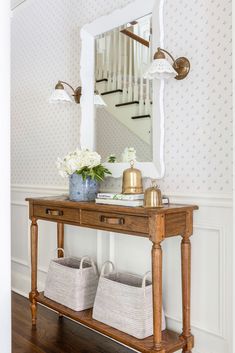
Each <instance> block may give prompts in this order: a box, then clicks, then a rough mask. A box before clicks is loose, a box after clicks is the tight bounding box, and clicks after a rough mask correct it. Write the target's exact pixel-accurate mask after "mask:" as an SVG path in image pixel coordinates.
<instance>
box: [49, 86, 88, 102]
mask: <svg viewBox="0 0 235 353" xmlns="http://www.w3.org/2000/svg"><path fill="white" fill-rule="evenodd" d="M63 84H65V85H67V86H69V87H70V88H71V90H72V91H73V94H72V95H73V97H74V101H75V102H76V103H77V104H79V103H80V99H81V95H82V87H80V86H79V87H77V88H76V89H74V88H73V87H72V86H71V85H70V84H69V83H67V82H64V81H58V83H57V84H56V86H55V89H54V91H53V92H52V95H51V97H50V99H49V102H50V103H55V102H58V101H64V102H70V103H72V102H73V101H72V99H71V97H70V95H69V94H68V93H67V92H66V91H65V89H64V85H63Z"/></svg>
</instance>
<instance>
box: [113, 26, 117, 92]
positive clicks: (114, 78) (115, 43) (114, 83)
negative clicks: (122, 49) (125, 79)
mask: <svg viewBox="0 0 235 353" xmlns="http://www.w3.org/2000/svg"><path fill="white" fill-rule="evenodd" d="M116 33H117V30H116V29H115V30H114V31H113V52H112V55H113V74H112V90H116V89H117V54H118V53H117V36H116Z"/></svg>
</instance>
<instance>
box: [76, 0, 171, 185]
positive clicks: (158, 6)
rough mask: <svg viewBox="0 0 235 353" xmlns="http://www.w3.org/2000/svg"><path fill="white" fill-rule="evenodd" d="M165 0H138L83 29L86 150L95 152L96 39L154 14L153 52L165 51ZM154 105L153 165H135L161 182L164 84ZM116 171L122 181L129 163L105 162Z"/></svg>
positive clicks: (83, 136) (83, 137) (83, 142)
mask: <svg viewBox="0 0 235 353" xmlns="http://www.w3.org/2000/svg"><path fill="white" fill-rule="evenodd" d="M163 5H164V0H145V1H143V0H136V1H134V2H132V3H130V4H129V5H127V6H125V7H123V8H121V9H118V10H116V11H114V12H112V13H111V14H109V15H107V16H102V17H100V18H98V19H96V20H95V21H93V22H91V23H88V24H86V25H85V26H83V27H82V29H81V32H80V35H81V41H82V52H81V61H80V77H81V86H82V99H81V109H82V119H81V127H80V145H81V147H82V148H89V149H92V150H95V106H94V103H93V102H94V80H95V39H96V36H98V35H100V34H102V33H105V32H108V31H110V30H112V29H113V28H116V27H119V26H121V25H123V24H126V23H129V22H131V21H134V20H136V19H138V18H140V17H143V16H145V15H147V14H149V13H152V17H153V19H156V21H154V20H153V21H152V26H153V35H152V47H151V50H152V53H154V52H155V51H156V49H157V47H159V46H160V47H162V48H164V43H163V41H164V27H163ZM153 91H154V94H153V105H152V110H153V111H152V159H153V161H152V162H136V163H135V166H136V167H137V168H139V169H140V170H141V172H142V176H143V177H150V178H156V179H160V178H162V177H163V176H164V172H165V165H164V104H163V103H164V102H163V98H164V81H163V80H161V81H157V80H154V82H153ZM104 164H105V165H106V166H107V168H108V169H109V170H110V171H111V172H112V177H114V178H119V177H121V176H122V173H123V170H124V169H126V168H128V167H129V163H104Z"/></svg>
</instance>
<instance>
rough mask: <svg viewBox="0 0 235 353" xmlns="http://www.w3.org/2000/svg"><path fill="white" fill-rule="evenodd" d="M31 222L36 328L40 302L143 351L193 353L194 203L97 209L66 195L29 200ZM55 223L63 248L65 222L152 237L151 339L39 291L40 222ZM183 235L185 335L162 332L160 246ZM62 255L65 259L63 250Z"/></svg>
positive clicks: (33, 315) (33, 310)
mask: <svg viewBox="0 0 235 353" xmlns="http://www.w3.org/2000/svg"><path fill="white" fill-rule="evenodd" d="M26 200H27V201H28V202H29V217H30V219H31V221H32V224H31V292H30V294H29V299H30V302H31V312H32V324H33V325H36V315H37V303H41V304H43V305H46V306H47V307H49V308H51V309H53V310H56V311H58V312H59V313H60V314H61V315H65V316H67V317H69V318H71V319H73V320H76V321H78V322H80V323H81V324H83V325H85V326H87V327H90V328H92V329H94V330H96V331H98V332H101V333H102V334H105V335H106V336H109V337H111V338H113V339H115V340H117V341H119V342H120V343H123V344H125V345H127V346H129V347H132V348H134V349H136V350H137V351H140V352H142V353H145V352H146V353H147V352H148V353H154V352H158V353H173V352H176V351H178V350H180V349H182V351H183V353H191V350H192V348H193V346H194V340H193V336H192V334H191V329H190V281H191V279H190V276H191V244H190V236H191V235H192V232H193V211H194V210H196V209H198V207H197V206H193V205H169V206H164V207H163V208H158V209H156V208H155V209H154V208H151V209H145V208H143V207H123V206H111V205H99V204H95V203H94V202H72V201H69V200H68V198H67V197H66V196H58V197H46V198H28V199H26ZM38 219H40V220H45V221H50V222H56V223H57V244H58V247H59V248H63V247H64V224H71V225H75V226H80V227H88V228H94V229H101V230H106V231H110V232H118V233H126V234H128V235H130V236H131V235H135V236H141V237H146V238H149V239H150V240H151V241H152V243H153V245H152V276H153V336H150V337H148V338H146V339H143V340H138V339H136V338H134V337H132V336H130V335H128V334H125V333H124V332H121V331H119V330H116V329H114V328H112V327H110V326H107V325H104V324H102V323H101V322H99V321H96V320H94V319H92V310H91V309H90V310H84V311H81V312H76V311H73V310H71V309H69V308H67V307H65V306H63V305H61V304H58V303H56V302H54V301H52V300H50V299H47V298H46V297H44V294H43V292H42V293H38V291H37V262H38V260H37V259H38V225H37V220H38ZM178 235H181V236H182V242H181V261H182V303H183V305H182V311H183V330H182V333H181V334H178V333H176V332H173V331H170V330H167V329H166V330H164V331H162V329H161V322H162V318H161V313H162V312H161V308H162V249H161V242H162V241H163V240H164V239H165V238H168V237H173V236H178ZM58 256H63V254H62V253H61V252H60V251H59V253H58Z"/></svg>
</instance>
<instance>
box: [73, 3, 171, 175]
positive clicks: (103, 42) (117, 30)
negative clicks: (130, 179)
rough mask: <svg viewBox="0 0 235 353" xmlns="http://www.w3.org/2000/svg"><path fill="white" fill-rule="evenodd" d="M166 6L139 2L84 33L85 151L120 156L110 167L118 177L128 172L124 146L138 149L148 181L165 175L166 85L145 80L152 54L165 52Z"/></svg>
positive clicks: (82, 103)
mask: <svg viewBox="0 0 235 353" xmlns="http://www.w3.org/2000/svg"><path fill="white" fill-rule="evenodd" d="M163 4H164V0H146V1H144V2H143V1H142V0H136V1H134V2H132V3H131V4H129V5H128V6H126V7H123V8H122V9H120V10H116V11H114V12H113V13H111V14H109V15H107V16H103V17H100V18H99V19H97V20H95V21H94V22H92V23H89V24H87V25H85V26H84V27H83V28H82V29H81V39H82V54H81V72H80V75H81V83H82V100H81V109H82V121H81V130H80V131H81V136H80V141H81V147H82V148H90V149H94V150H96V151H97V152H98V153H100V154H101V156H102V159H103V162H104V161H106V160H107V157H108V156H109V155H111V154H114V155H116V157H117V162H116V163H107V167H108V168H109V170H110V171H111V172H112V176H113V177H120V176H121V175H122V172H123V170H124V169H126V168H128V167H129V163H127V162H123V160H122V153H121V152H122V151H123V150H124V148H125V147H134V149H135V150H136V155H137V162H136V163H135V166H136V167H137V168H139V169H140V170H141V171H142V175H143V177H151V178H157V179H160V178H162V177H163V175H164V170H165V167H164V109H163V94H164V81H153V82H149V81H148V80H143V73H144V70H145V66H146V65H147V64H148V61H150V60H151V59H152V56H153V53H154V52H155V51H156V49H157V47H158V46H160V47H164V43H163V40H164V31H163ZM123 30H124V31H123ZM125 31H128V35H126V33H124V32H125ZM130 32H131V33H133V34H135V35H137V36H138V37H140V38H143V39H144V40H145V41H146V42H147V41H148V40H147V39H148V37H149V48H146V47H147V45H143V44H142V43H140V42H138V41H136V40H135V39H133V38H131V37H130V35H129V33H130ZM132 37H133V36H132ZM117 48H118V50H117ZM115 50H116V51H115ZM101 66H102V67H101ZM111 71H112V73H111ZM115 72H116V76H115ZM110 73H111V74H110ZM104 76H105V77H104ZM110 77H111V79H110ZM95 89H96V90H98V91H99V94H101V97H102V98H103V100H104V102H105V103H106V107H103V108H102V109H100V108H96V107H97V106H96V105H94V90H95ZM112 133H113V136H112Z"/></svg>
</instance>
